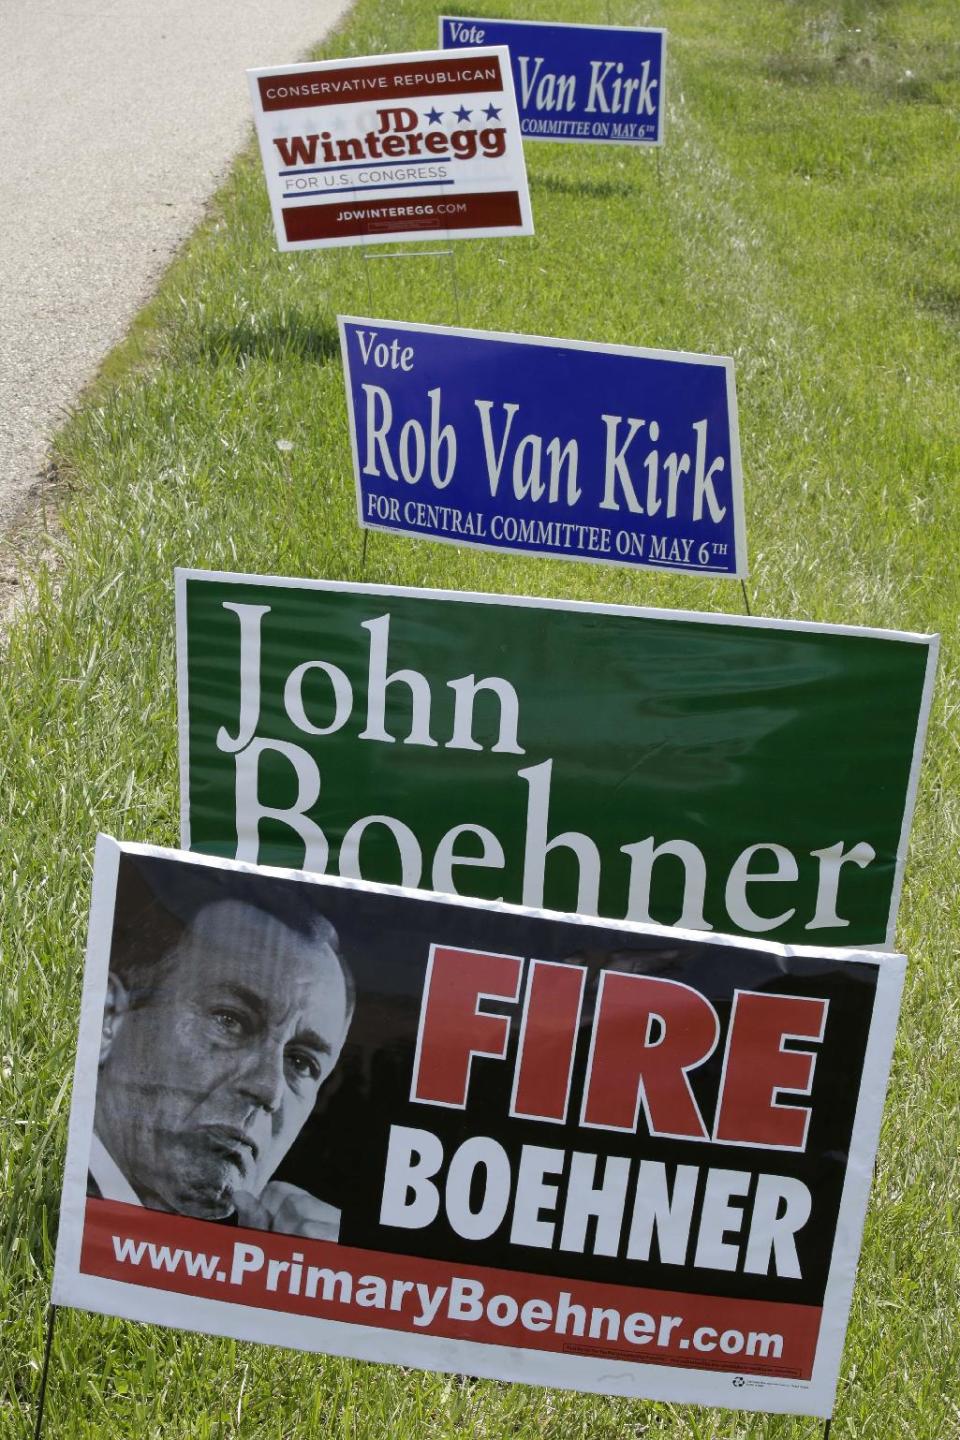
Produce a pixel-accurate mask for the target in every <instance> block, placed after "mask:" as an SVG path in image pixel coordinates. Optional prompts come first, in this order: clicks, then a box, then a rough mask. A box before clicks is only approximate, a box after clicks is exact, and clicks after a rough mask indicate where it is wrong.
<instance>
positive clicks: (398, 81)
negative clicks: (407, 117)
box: [258, 55, 503, 110]
mask: <svg viewBox="0 0 960 1440" xmlns="http://www.w3.org/2000/svg"><path fill="white" fill-rule="evenodd" d="M258 85H259V89H260V101H261V104H262V105H263V108H264V110H297V109H303V108H305V107H309V108H310V109H315V108H317V107H318V106H320V105H343V104H345V103H352V102H354V101H357V100H399V99H403V98H404V97H406V98H407V99H408V100H413V99H416V98H417V97H418V96H420V97H422V96H424V95H428V96H432V95H474V94H477V93H480V92H482V93H484V94H486V93H487V92H488V91H493V90H501V89H502V88H503V79H502V75H501V71H500V62H499V60H498V59H497V57H496V56H495V55H493V56H491V55H485V56H484V57H483V59H482V60H466V61H464V60H460V59H452V58H451V59H450V60H433V61H429V60H422V59H420V60H409V61H402V62H401V63H399V64H393V65H379V66H377V65H354V66H347V65H343V66H337V68H336V69H327V70H312V71H300V72H297V73H293V74H287V75H284V74H279V75H262V76H260V77H259V78H258Z"/></svg>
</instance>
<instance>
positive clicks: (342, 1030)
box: [88, 893, 354, 1240]
mask: <svg viewBox="0 0 960 1440" xmlns="http://www.w3.org/2000/svg"><path fill="white" fill-rule="evenodd" d="M151 951H152V953H150V952H151ZM158 951H159V953H158ZM353 1004H354V992H353V981H352V977H351V974H350V971H349V969H348V967H347V965H346V962H345V961H344V959H343V956H342V955H341V953H340V945H339V941H338V938H337V934H336V931H335V930H334V928H333V926H332V925H330V924H329V922H327V921H326V920H325V919H324V918H323V917H322V916H320V915H318V914H315V913H310V912H297V911H294V912H292V913H291V914H286V913H283V912H277V911H271V910H270V909H268V908H260V907H259V905H258V904H257V903H256V900H255V896H254V898H253V899H251V898H250V897H249V896H244V895H243V894H242V893H241V894H238V895H231V894H225V895H219V896H217V895H215V896H214V897H213V898H212V899H206V900H205V901H204V902H203V903H201V904H199V905H197V906H196V907H195V908H193V909H192V912H191V913H190V915H189V917H188V918H187V919H186V921H185V923H183V925H182V927H181V928H180V929H179V933H177V934H176V935H175V936H172V937H171V939H170V940H169V942H168V943H165V944H164V945H163V946H158V945H157V944H156V943H155V944H153V945H152V946H150V945H147V946H144V947H143V948H142V949H140V948H138V946H137V944H136V943H129V942H128V943H126V944H125V945H123V946H121V947H117V946H116V945H115V947H114V952H113V955H112V959H111V967H110V976H109V981H108V987H107V999H106V1004H105V1007H104V1015H103V1031H102V1038H101V1049H100V1061H99V1065H100V1068H99V1078H98V1083H97V1096H96V1108H95V1116H94V1135H93V1141H92V1146H91V1153H90V1161H89V1183H88V1190H89V1193H90V1194H92V1195H95V1196H99V1197H100V1198H102V1199H106V1200H118V1201H125V1202H126V1203H128V1204H135V1205H142V1206H145V1207H147V1208H149V1209H153V1210H162V1211H168V1212H172V1213H175V1214H179V1215H189V1216H193V1217H195V1218H196V1219H201V1220H218V1221H226V1222H231V1223H236V1224H240V1225H246V1226H252V1227H254V1228H257V1229H263V1230H278V1231H283V1232H286V1233H288V1234H295V1235H303V1236H307V1237H311V1238H313V1239H319V1240H336V1239H337V1238H338V1235H339V1230H340V1212H339V1210H337V1209H335V1208H334V1207H333V1206H332V1205H330V1204H328V1203H326V1202H325V1201H323V1200H321V1199H319V1198H317V1197H316V1196H314V1195H312V1194H309V1193H308V1192H307V1191H305V1190H302V1189H300V1188H299V1187H298V1186H295V1185H291V1184H289V1183H286V1182H283V1181H280V1180H277V1179H275V1178H274V1177H275V1175H276V1172H277V1169H278V1167H279V1166H280V1164H281V1162H282V1161H283V1159H284V1157H285V1156H286V1154H287V1152H288V1150H289V1149H290V1147H291V1146H292V1145H293V1143H294V1141H295V1140H296V1139H297V1136H298V1135H299V1134H300V1131H301V1130H302V1128H303V1126H304V1124H305V1123H306V1121H307V1119H308V1118H309V1116H310V1114H311V1112H312V1110H313V1108H314V1105H315V1103H316V1100H317V1096H318V1093H319V1091H320V1087H321V1086H322V1085H323V1084H324V1082H325V1081H326V1080H327V1079H328V1078H329V1076H330V1075H331V1073H332V1071H333V1070H334V1068H335V1066H336V1065H337V1061H338V1059H339V1057H340V1052H341V1050H342V1048H343V1044H344V1040H345V1038H346V1034H347V1030H348V1029H349V1026H350V1020H351V1017H352V1012H353Z"/></svg>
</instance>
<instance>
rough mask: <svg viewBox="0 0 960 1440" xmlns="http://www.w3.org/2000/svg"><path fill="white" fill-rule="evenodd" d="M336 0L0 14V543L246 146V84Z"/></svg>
mask: <svg viewBox="0 0 960 1440" xmlns="http://www.w3.org/2000/svg"><path fill="white" fill-rule="evenodd" d="M347 8H348V0H282V3H279V0H140V3H138V0H27V3H20V4H17V3H15V0H0V65H2V67H3V83H2V98H0V532H8V531H9V530H10V528H11V527H12V526H13V525H14V524H15V523H16V522H17V521H18V520H19V519H21V518H22V517H23V516H24V515H25V514H28V513H29V511H30V509H31V507H32V505H33V504H35V503H36V498H37V495H38V493H39V488H40V477H41V475H42V472H43V470H44V467H45V462H46V451H47V444H48V441H49V437H50V435H51V433H52V431H53V430H54V429H55V428H56V426H57V423H58V420H59V419H60V418H61V417H62V416H63V414H64V412H65V411H66V410H67V409H68V408H69V406H70V405H71V403H72V402H73V401H74V400H75V399H76V397H77V395H78V393H79V391H80V389H81V388H82V386H83V385H84V384H85V383H86V382H87V381H88V380H89V379H90V378H91V377H92V376H93V375H94V373H95V372H96V369H97V367H98V365H99V363H100V361H101V360H102V359H103V357H104V355H105V354H106V353H107V351H108V350H109V349H110V348H111V346H112V345H114V344H115V343H116V342H117V341H118V340H119V339H120V338H121V337H122V336H123V334H124V332H125V330H126V329H127V326H128V325H129V322H130V320H131V318H132V317H133V315H134V314H135V313H136V311H137V310H138V309H139V307H140V305H141V304H142V303H143V301H144V300H146V299H147V298H148V296H149V295H150V293H151V291H152V290H153V288H154V287H155V285H156V282H157V280H158V278H159V276H160V275H161V273H162V272H163V269H164V267H165V265H166V263H167V261H168V260H169V258H170V256H171V254H172V253H173V251H174V250H175V249H176V247H177V245H178V244H179V243H180V242H181V241H182V240H183V239H184V237H185V236H187V235H188V234H189V233H190V231H191V230H192V229H193V227H194V226H195V224H196V222H197V220H198V219H199V218H200V215H201V213H202V210H203V204H204V201H205V200H206V199H207V198H208V197H209V196H210V194H211V193H212V191H213V190H214V189H215V187H216V185H217V182H218V181H219V180H220V179H221V178H222V177H223V175H224V174H225V173H226V171H227V169H228V167H229V164H230V161H231V159H232V158H233V156H234V155H235V154H236V152H237V150H238V149H239V148H240V146H241V145H242V144H243V142H244V139H245V138H246V136H247V134H248V132H249V126H250V112H249V100H248V97H247V85H246V78H245V76H244V73H243V72H244V70H245V69H246V68H247V66H250V65H269V64H273V63H283V62H289V61H293V60H296V59H298V58H301V57H302V56H303V55H304V53H305V52H306V50H307V49H308V48H309V47H310V46H312V45H314V44H315V43H316V42H317V41H319V40H321V39H322V38H323V36H324V34H325V33H326V32H327V30H329V28H330V27H331V25H332V24H333V23H335V21H336V20H337V19H338V18H339V17H340V15H342V14H343V12H344V11H345V10H346V9H347Z"/></svg>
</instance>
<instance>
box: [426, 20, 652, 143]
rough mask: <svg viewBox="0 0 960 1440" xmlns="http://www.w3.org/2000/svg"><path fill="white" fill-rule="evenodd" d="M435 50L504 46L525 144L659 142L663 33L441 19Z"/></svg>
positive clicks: (611, 27)
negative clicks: (438, 47) (515, 92)
mask: <svg viewBox="0 0 960 1440" xmlns="http://www.w3.org/2000/svg"><path fill="white" fill-rule="evenodd" d="M440 44H441V45H442V46H443V47H444V49H454V48H457V47H461V46H471V45H507V46H509V49H510V59H511V62H512V64H513V75H514V81H515V83H516V89H517V99H518V101H519V105H520V128H521V130H522V132H523V135H524V138H525V139H527V140H560V141H565V142H568V143H569V142H578V141H579V142H581V143H583V142H589V143H591V144H594V145H597V144H600V145H660V144H662V143H663V117H664V114H665V113H666V112H665V101H664V95H663V84H664V62H665V59H666V44H667V34H666V31H665V30H655V29H640V28H637V27H635V26H629V25H561V24H555V23H553V22H540V21H536V20H487V19H480V18H472V19H468V18H464V17H463V16H458V17H454V16H452V15H443V16H441V17H440Z"/></svg>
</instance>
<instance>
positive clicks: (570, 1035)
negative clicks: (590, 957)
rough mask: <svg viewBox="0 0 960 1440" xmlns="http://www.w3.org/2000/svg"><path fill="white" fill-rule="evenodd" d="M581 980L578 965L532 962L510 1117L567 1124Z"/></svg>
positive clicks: (582, 971) (583, 977) (581, 968)
mask: <svg viewBox="0 0 960 1440" xmlns="http://www.w3.org/2000/svg"><path fill="white" fill-rule="evenodd" d="M586 975H587V972H586V968H585V967H584V966H583V965H557V964H554V963H552V962H551V961H549V960H533V961H531V964H530V975H529V978H528V980H527V996H526V1009H525V1011H524V1016H523V1025H522V1029H521V1033H520V1049H519V1053H518V1055H517V1071H516V1076H515V1078H514V1090H513V1104H512V1105H511V1107H510V1113H511V1115H520V1116H526V1117H529V1118H530V1119H531V1120H566V1118H567V1103H568V1101H569V1098H570V1072H571V1070H572V1068H573V1055H574V1050H575V1049H576V1044H577V1030H578V1027H579V1024H580V1005H581V1002H582V1000H583V986H584V981H585V980H586Z"/></svg>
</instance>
